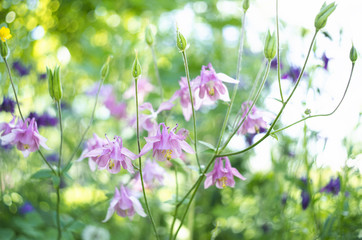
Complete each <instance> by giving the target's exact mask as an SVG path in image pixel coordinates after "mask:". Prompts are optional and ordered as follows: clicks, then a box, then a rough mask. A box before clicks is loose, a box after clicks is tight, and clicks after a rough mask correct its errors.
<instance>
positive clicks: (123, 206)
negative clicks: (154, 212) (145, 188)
mask: <svg viewBox="0 0 362 240" xmlns="http://www.w3.org/2000/svg"><path fill="white" fill-rule="evenodd" d="M114 212H117V215H118V216H121V217H128V218H129V219H131V220H132V219H133V216H134V214H135V213H137V214H138V215H140V216H141V217H146V216H147V215H146V213H145V211H144V210H143V208H142V205H141V203H140V201H139V200H138V199H137V198H136V197H135V196H134V194H133V193H132V192H131V191H130V189H128V188H127V187H125V186H123V185H121V187H120V190H118V188H116V189H115V194H114V196H113V198H112V200H111V203H110V205H109V208H108V211H107V215H106V218H105V219H104V220H103V222H107V221H108V220H109V219H110V218H111V217H112V215H113V213H114Z"/></svg>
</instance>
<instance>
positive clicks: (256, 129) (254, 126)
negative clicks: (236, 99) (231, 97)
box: [237, 101, 268, 135]
mask: <svg viewBox="0 0 362 240" xmlns="http://www.w3.org/2000/svg"><path fill="white" fill-rule="evenodd" d="M251 104H252V102H251V101H249V102H244V103H243V104H242V105H241V112H242V113H243V115H242V118H241V120H240V121H242V119H243V118H244V117H245V116H246V114H247V113H248V111H249V109H250V106H251ZM266 128H268V124H267V123H266V121H264V119H263V114H262V112H261V111H260V110H259V109H257V108H256V107H255V106H253V108H252V109H251V111H250V113H249V115H248V116H247V117H246V119H245V121H244V123H243V125H241V127H240V128H239V130H238V132H237V133H238V134H240V135H244V134H247V133H249V134H256V133H260V132H261V129H266Z"/></svg>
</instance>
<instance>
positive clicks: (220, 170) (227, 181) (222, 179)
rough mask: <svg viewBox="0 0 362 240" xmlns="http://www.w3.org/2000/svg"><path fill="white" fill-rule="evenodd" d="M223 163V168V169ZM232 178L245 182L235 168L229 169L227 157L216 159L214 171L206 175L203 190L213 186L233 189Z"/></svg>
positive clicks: (233, 182) (229, 164)
mask: <svg viewBox="0 0 362 240" xmlns="http://www.w3.org/2000/svg"><path fill="white" fill-rule="evenodd" d="M224 163H225V167H224ZM234 176H236V177H238V178H240V179H241V180H246V178H245V177H243V175H241V174H240V173H239V171H238V170H237V169H236V168H233V167H231V163H230V160H229V158H228V157H220V158H216V160H215V166H214V169H213V170H212V171H211V172H209V173H207V174H206V180H205V183H204V187H205V189H206V188H208V187H210V186H211V185H213V184H215V185H216V187H217V188H225V187H226V186H229V187H234V186H235V181H234Z"/></svg>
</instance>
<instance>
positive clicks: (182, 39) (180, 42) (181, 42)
mask: <svg viewBox="0 0 362 240" xmlns="http://www.w3.org/2000/svg"><path fill="white" fill-rule="evenodd" d="M176 34H177V40H176V44H177V47H178V49H179V50H180V51H181V52H183V51H185V49H186V46H187V42H186V39H185V37H184V36H183V35H182V34H181V33H180V31H179V30H178V29H177V33H176Z"/></svg>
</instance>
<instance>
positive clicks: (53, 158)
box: [46, 153, 59, 163]
mask: <svg viewBox="0 0 362 240" xmlns="http://www.w3.org/2000/svg"><path fill="white" fill-rule="evenodd" d="M46 160H47V161H48V162H49V163H57V162H58V161H59V155H58V154H56V153H53V154H50V155H48V156H47V157H46Z"/></svg>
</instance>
